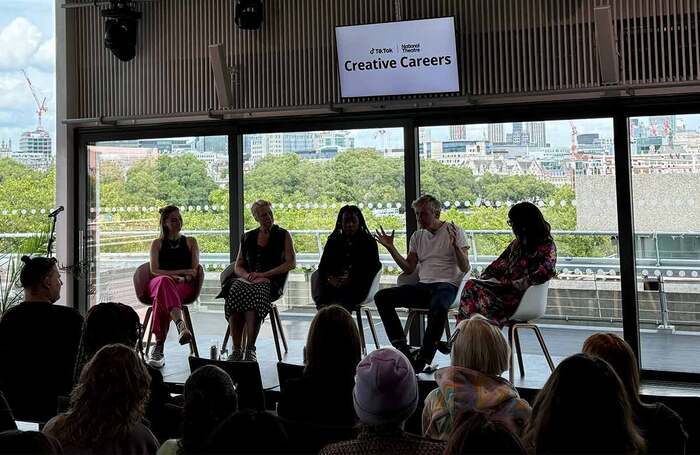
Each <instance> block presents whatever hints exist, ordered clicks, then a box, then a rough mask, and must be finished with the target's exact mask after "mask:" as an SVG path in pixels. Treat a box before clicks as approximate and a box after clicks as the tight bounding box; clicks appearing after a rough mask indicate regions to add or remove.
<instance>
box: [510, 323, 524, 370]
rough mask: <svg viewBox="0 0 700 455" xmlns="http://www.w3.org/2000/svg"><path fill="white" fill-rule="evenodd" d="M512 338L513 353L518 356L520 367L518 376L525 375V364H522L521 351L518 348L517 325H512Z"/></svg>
mask: <svg viewBox="0 0 700 455" xmlns="http://www.w3.org/2000/svg"><path fill="white" fill-rule="evenodd" d="M513 338H514V339H515V353H516V354H517V356H518V367H519V368H520V376H521V377H525V366H524V365H523V353H522V349H520V336H519V335H518V325H517V324H516V325H514V326H513Z"/></svg>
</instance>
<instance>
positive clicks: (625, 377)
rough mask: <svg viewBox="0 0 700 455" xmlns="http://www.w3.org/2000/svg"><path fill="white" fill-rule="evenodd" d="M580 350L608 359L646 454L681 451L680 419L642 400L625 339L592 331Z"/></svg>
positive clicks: (662, 406)
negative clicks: (645, 447) (620, 386)
mask: <svg viewBox="0 0 700 455" xmlns="http://www.w3.org/2000/svg"><path fill="white" fill-rule="evenodd" d="M583 352H584V353H586V354H590V355H594V356H597V357H600V358H601V359H603V360H605V361H606V362H608V363H609V364H610V366H611V367H612V368H613V370H615V373H617V375H618V376H619V377H620V379H621V380H622V385H623V386H624V387H625V390H626V391H627V398H629V400H630V404H631V405H632V411H633V412H634V420H635V423H636V424H637V426H638V427H639V429H640V431H641V433H642V436H643V437H644V439H645V440H646V444H647V453H685V446H686V441H687V439H688V435H687V434H686V432H685V429H684V428H683V419H681V418H680V416H679V415H678V414H676V413H675V412H674V411H673V410H671V408H669V407H668V406H666V405H665V404H663V403H652V404H646V403H643V402H642V400H641V398H640V396H639V368H638V367H637V359H636V357H635V355H634V352H632V348H631V347H630V346H629V345H628V344H627V342H626V341H625V340H623V339H622V338H620V337H619V336H617V335H615V334H613V333H596V334H594V335H591V336H590V337H588V339H587V340H586V341H585V342H584V343H583Z"/></svg>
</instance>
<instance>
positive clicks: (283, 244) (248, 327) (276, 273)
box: [217, 200, 296, 361]
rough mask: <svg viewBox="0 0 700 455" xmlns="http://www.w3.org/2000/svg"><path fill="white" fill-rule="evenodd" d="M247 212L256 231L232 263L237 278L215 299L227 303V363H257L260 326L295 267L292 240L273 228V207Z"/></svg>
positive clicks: (264, 203)
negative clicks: (257, 342)
mask: <svg viewBox="0 0 700 455" xmlns="http://www.w3.org/2000/svg"><path fill="white" fill-rule="evenodd" d="M250 210H251V212H252V213H253V217H255V221H257V222H258V224H259V227H257V228H255V229H253V230H252V231H248V232H246V233H245V234H243V236H242V237H241V245H240V248H239V249H238V257H237V258H236V262H235V264H236V265H235V272H236V276H232V277H231V278H230V279H229V280H227V281H226V282H225V283H224V284H223V287H222V290H221V292H220V293H219V295H218V296H217V297H224V298H225V299H226V304H225V306H224V315H225V316H226V321H227V322H228V324H229V330H230V331H231V339H232V341H233V351H232V352H231V355H230V356H229V360H233V361H238V360H250V361H257V354H256V349H255V342H256V340H257V339H258V333H260V326H261V324H262V323H263V321H264V320H265V317H266V316H267V314H268V313H269V312H270V310H271V308H272V302H274V301H275V300H277V299H279V298H280V297H281V296H282V292H283V291H284V289H283V288H284V283H285V281H286V279H287V273H288V272H289V271H290V270H292V269H293V268H294V267H295V266H296V255H295V253H294V243H293V242H292V236H291V235H289V232H287V231H286V230H284V229H282V228H281V227H279V226H277V225H276V224H274V221H275V220H274V216H273V214H272V205H271V204H270V203H269V202H268V201H264V200H259V201H257V202H255V203H254V204H253V206H252V207H251V209H250ZM244 330H245V335H246V337H245V340H246V345H245V352H243V331H244Z"/></svg>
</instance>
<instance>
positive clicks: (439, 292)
mask: <svg viewBox="0 0 700 455" xmlns="http://www.w3.org/2000/svg"><path fill="white" fill-rule="evenodd" d="M455 297H457V287H456V286H455V285H453V284H452V283H417V284H409V285H404V286H399V287H395V288H389V289H383V290H381V291H379V292H377V295H375V296H374V302H375V303H376V304H377V311H379V316H381V318H382V322H383V323H384V329H385V330H386V334H387V337H389V341H390V342H391V344H392V345H393V346H394V347H395V348H397V349H401V348H405V347H406V344H407V343H406V335H404V331H403V327H402V326H401V320H399V315H398V314H397V313H396V308H398V307H400V308H425V309H427V310H428V325H427V327H426V329H425V335H424V336H423V344H422V346H421V352H420V356H421V357H422V358H423V360H425V361H426V362H431V361H432V360H433V357H435V351H436V350H437V342H438V341H440V338H441V337H442V332H443V330H444V328H445V321H446V320H447V311H448V310H449V309H450V306H452V303H453V302H454V300H455Z"/></svg>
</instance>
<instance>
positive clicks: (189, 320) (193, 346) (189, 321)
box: [182, 305, 199, 357]
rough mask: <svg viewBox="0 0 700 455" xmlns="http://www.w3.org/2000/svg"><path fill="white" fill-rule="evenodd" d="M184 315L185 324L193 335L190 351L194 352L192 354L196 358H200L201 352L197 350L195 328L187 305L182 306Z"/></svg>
mask: <svg viewBox="0 0 700 455" xmlns="http://www.w3.org/2000/svg"><path fill="white" fill-rule="evenodd" d="M182 314H183V316H185V324H187V328H188V329H190V333H192V341H190V351H192V354H194V356H195V357H199V350H198V349H197V338H196V337H195V336H194V327H193V326H192V318H191V317H190V309H189V308H187V305H182Z"/></svg>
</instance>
